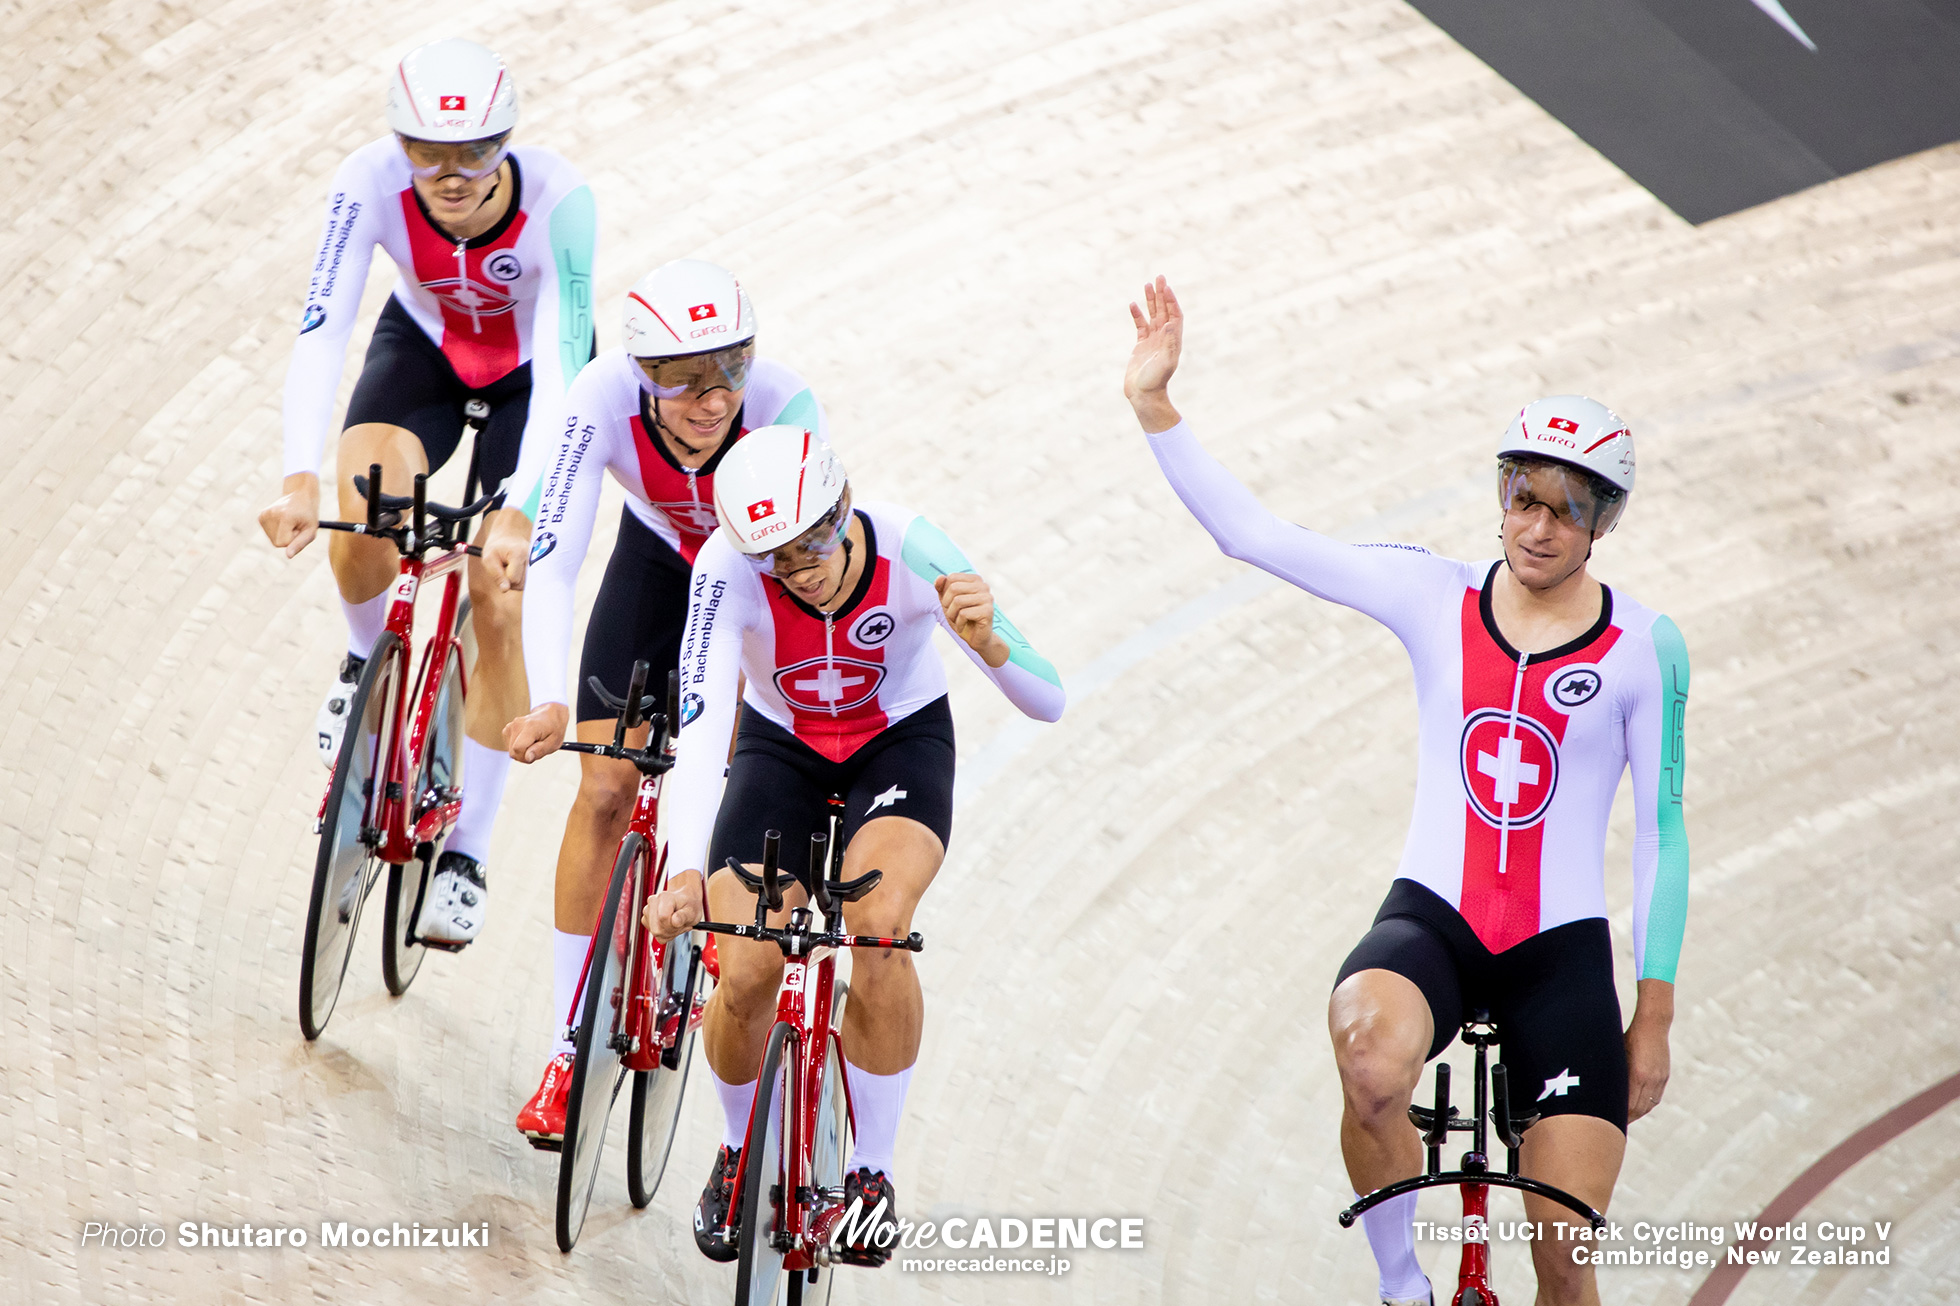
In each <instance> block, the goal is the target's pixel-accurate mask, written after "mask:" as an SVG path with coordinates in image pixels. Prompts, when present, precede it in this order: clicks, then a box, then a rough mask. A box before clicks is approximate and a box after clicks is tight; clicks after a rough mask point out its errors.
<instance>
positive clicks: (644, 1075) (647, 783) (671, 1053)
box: [532, 661, 707, 1252]
mask: <svg viewBox="0 0 1960 1306" xmlns="http://www.w3.org/2000/svg"><path fill="white" fill-rule="evenodd" d="M646 679H647V663H646V662H644V661H640V662H635V663H634V664H633V676H632V682H631V684H630V685H629V686H628V688H627V691H626V697H625V698H623V699H622V698H617V697H615V696H614V695H613V694H612V693H611V692H609V691H608V690H607V689H606V687H605V686H604V685H602V684H601V683H599V680H598V678H597V677H596V676H595V677H592V678H590V679H589V680H588V681H587V683H588V684H589V685H591V687H592V690H593V692H594V693H596V694H597V695H598V696H599V699H600V701H601V702H603V703H605V704H606V706H608V707H610V708H613V709H614V710H616V711H617V712H618V713H619V722H618V724H617V725H616V726H615V727H614V729H613V741H612V743H610V744H583V743H577V742H572V743H567V744H565V745H564V747H565V749H566V750H568V751H571V752H576V753H591V754H593V755H594V756H597V757H610V758H614V759H616V760H619V761H624V762H631V763H632V764H633V765H634V767H635V768H637V769H638V770H639V773H640V788H639V793H638V794H637V795H636V796H635V798H634V800H633V813H632V815H631V816H630V817H629V818H628V820H627V827H626V834H625V835H624V836H623V837H622V838H621V839H620V841H619V854H618V856H617V857H616V858H615V859H614V862H613V873H612V881H611V883H610V884H609V885H608V886H607V889H606V897H605V901H604V903H603V905H602V906H601V907H600V909H599V920H598V924H597V927H596V928H595V929H594V931H593V934H592V947H591V949H590V950H589V951H588V952H587V953H586V958H585V971H584V973H583V974H582V975H581V976H580V977H579V986H578V990H577V993H576V994H575V995H574V996H573V998H572V1009H571V1012H570V1013H569V1014H568V1015H567V1016H566V1024H567V1025H568V1026H570V1027H571V1030H572V1033H571V1039H572V1086H571V1095H570V1099H569V1101H568V1102H567V1103H566V1109H565V1137H564V1140H563V1142H561V1143H556V1144H553V1143H546V1142H543V1141H540V1140H537V1139H533V1140H532V1142H533V1144H534V1145H535V1146H538V1147H543V1148H546V1149H547V1150H550V1149H551V1148H553V1147H556V1149H557V1150H558V1152H559V1161H558V1202H557V1212H556V1217H555V1223H556V1227H557V1234H558V1249H559V1250H560V1251H564V1252H569V1251H571V1250H572V1247H573V1245H574V1244H576V1243H577V1242H578V1236H579V1232H580V1231H581V1230H582V1229H583V1228H584V1227H585V1213H586V1210H587V1208H588V1207H589V1206H590V1205H591V1204H592V1190H593V1187H594V1185H595V1184H596V1183H597V1181H598V1177H599V1154H600V1152H601V1151H602V1150H603V1149H604V1146H605V1138H606V1123H607V1121H608V1120H609V1119H610V1118H611V1115H612V1107H613V1102H614V1100H615V1099H616V1098H617V1097H618V1095H619V1090H620V1087H621V1085H622V1084H623V1083H624V1082H625V1079H626V1076H627V1074H628V1073H629V1072H630V1073H631V1074H632V1076H633V1088H632V1092H631V1099H630V1100H631V1109H630V1113H629V1116H628V1119H627V1127H626V1191H627V1195H628V1196H630V1197H631V1198H632V1200H633V1205H634V1206H636V1207H641V1208H644V1207H645V1206H646V1205H647V1203H648V1202H651V1201H652V1200H653V1194H654V1190H655V1189H657V1188H658V1187H659V1186H660V1179H661V1176H662V1175H663V1174H664V1173H665V1172H666V1169H667V1153H668V1151H669V1149H671V1148H672V1146H673V1142H674V1130H675V1128H676V1127H677V1126H678V1125H679V1123H680V1109H681V1095H682V1093H683V1092H684V1091H685V1090H686V1088H687V1068H688V1060H689V1053H690V1052H692V1050H693V1047H694V1035H695V1031H696V1030H697V1029H699V1028H700V1025H701V1008H702V1006H703V1005H704V1004H705V1003H706V1001H707V992H706V987H707V986H706V983H705V981H704V980H703V979H702V976H703V973H704V968H703V966H702V964H701V945H700V943H699V942H698V941H697V940H696V939H695V937H694V936H693V935H692V934H683V935H681V936H680V937H679V938H676V939H674V940H673V941H672V942H669V943H665V944H662V943H657V942H655V941H654V938H653V935H652V934H651V933H650V932H648V931H647V930H646V928H645V927H644V926H643V925H642V923H641V913H642V910H643V909H644V907H645V905H646V902H647V899H649V898H651V897H652V896H653V895H654V894H656V893H658V892H660V890H661V889H663V888H665V887H666V883H667V858H666V851H665V849H663V848H660V846H659V844H658V843H657V842H656V840H655V837H654V835H655V828H656V825H657V822H658V819H659V811H660V786H661V781H662V778H663V777H664V776H665V775H666V774H667V772H668V771H669V770H671V769H672V768H673V765H674V739H673V734H672V731H671V723H672V722H675V721H678V720H679V719H680V718H679V716H678V714H677V704H676V702H675V700H676V698H677V697H678V692H679V687H678V683H677V680H678V678H677V677H676V676H675V675H674V674H673V673H672V672H669V673H668V681H667V703H666V711H665V712H664V713H654V714H653V715H652V716H651V717H650V718H649V716H648V713H649V712H650V711H651V710H652V708H653V705H654V701H653V697H652V696H651V695H648V694H645V693H644V691H645V689H646ZM649 721H650V723H651V727H652V728H651V731H650V733H649V737H648V739H647V742H646V746H645V747H644V748H632V747H629V746H628V745H627V742H626V737H627V735H628V734H629V733H630V732H632V731H634V730H636V729H637V728H638V727H639V726H640V725H642V724H644V723H648V722H649Z"/></svg>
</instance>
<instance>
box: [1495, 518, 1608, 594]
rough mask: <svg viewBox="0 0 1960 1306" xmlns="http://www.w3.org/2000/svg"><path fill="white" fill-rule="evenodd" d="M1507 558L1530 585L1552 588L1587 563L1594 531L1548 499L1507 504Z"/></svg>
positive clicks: (1504, 526) (1515, 572)
mask: <svg viewBox="0 0 1960 1306" xmlns="http://www.w3.org/2000/svg"><path fill="white" fill-rule="evenodd" d="M1501 534H1502V535H1503V538H1504V558H1505V561H1507V562H1508V563H1509V564H1510V566H1511V574H1512V575H1514V576H1516V577H1517V578H1518V580H1519V582H1520V583H1521V584H1523V585H1524V587H1525V588H1526V589H1534V590H1536V589H1548V588H1550V587H1551V586H1554V585H1557V584H1558V583H1559V582H1561V581H1563V580H1565V579H1566V578H1567V577H1569V576H1571V575H1572V574H1573V573H1574V572H1576V571H1578V570H1579V568H1580V567H1581V566H1583V565H1584V564H1585V561H1586V555H1587V554H1588V553H1590V552H1591V551H1592V543H1593V533H1592V532H1591V531H1590V530H1588V529H1587V528H1586V527H1584V526H1581V525H1579V524H1578V523H1577V522H1575V521H1573V520H1572V519H1571V517H1570V516H1562V515H1560V514H1558V513H1556V512H1554V511H1552V509H1551V507H1550V506H1549V505H1547V504H1545V503H1534V504H1531V505H1530V506H1528V507H1512V508H1507V509H1506V510H1505V512H1504V524H1503V527H1502V530H1501Z"/></svg>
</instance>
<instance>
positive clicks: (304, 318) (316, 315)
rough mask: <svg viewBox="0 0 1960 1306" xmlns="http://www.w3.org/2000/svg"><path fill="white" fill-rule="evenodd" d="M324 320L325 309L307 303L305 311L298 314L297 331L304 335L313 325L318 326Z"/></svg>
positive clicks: (325, 315)
mask: <svg viewBox="0 0 1960 1306" xmlns="http://www.w3.org/2000/svg"><path fill="white" fill-rule="evenodd" d="M326 320H327V310H326V309H324V308H322V307H320V306H319V305H318V304H308V305H307V306H306V311H305V312H304V313H301V314H300V315H299V333H300V334H301V335H305V334H306V333H307V332H308V331H311V330H312V329H313V328H314V327H317V326H319V325H320V324H321V323H323V322H325V321H326Z"/></svg>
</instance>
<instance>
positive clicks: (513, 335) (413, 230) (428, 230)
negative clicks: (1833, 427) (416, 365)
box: [401, 187, 527, 390]
mask: <svg viewBox="0 0 1960 1306" xmlns="http://www.w3.org/2000/svg"><path fill="white" fill-rule="evenodd" d="M401 204H402V225H403V226H404V227H405V228H406V229H407V231H408V248H409V253H410V256H411V257H412V259H413V261H414V263H415V279H416V280H417V281H418V282H420V283H421V284H422V286H423V287H424V288H425V289H427V290H428V291H429V293H430V294H432V295H434V296H435V297H436V300H437V302H438V303H439V304H440V305H441V311H442V339H441V340H440V341H438V342H437V344H438V345H439V346H440V347H441V349H442V353H443V357H445V358H447V359H448V360H449V365H450V366H451V367H452V368H454V369H455V370H456V379H457V380H459V381H461V382H462V383H463V384H464V385H466V386H469V387H470V388H471V389H473V390H474V389H479V388H481V387H483V386H486V385H489V384H490V383H491V382H492V381H495V380H497V379H499V378H500V377H504V376H508V375H509V374H510V373H512V372H514V371H516V370H517V366H518V364H519V363H520V362H521V361H522V357H521V350H520V347H519V340H518V334H517V315H518V313H520V312H522V311H524V307H525V306H524V305H523V304H522V303H521V302H518V303H507V301H510V300H511V299H512V298H513V296H512V293H511V290H509V289H507V288H506V287H504V286H503V285H502V284H501V283H499V282H498V281H496V280H495V279H494V278H492V277H491V276H490V275H489V274H488V273H487V272H486V271H484V266H483V264H484V260H485V259H488V258H491V257H493V256H495V255H496V254H498V253H500V252H502V251H504V250H508V249H510V248H512V247H513V246H515V245H516V244H517V241H518V237H520V236H521V235H523V233H524V224H525V221H526V216H527V215H525V214H524V213H523V212H521V211H520V212H519V213H518V214H517V216H516V217H514V218H513V219H512V220H511V224H510V226H508V227H506V228H505V229H504V233H503V234H502V235H501V236H499V237H498V238H497V240H496V243H494V244H491V245H485V246H483V247H481V248H475V249H470V250H468V251H466V252H465V254H464V258H463V265H464V267H466V268H467V269H468V271H469V279H470V287H471V290H472V291H473V292H474V293H476V294H479V295H481V296H483V297H484V298H485V299H486V301H488V303H487V304H486V307H485V308H484V309H481V310H479V312H478V313H477V316H476V318H475V320H472V319H471V317H470V314H469V312H468V310H467V309H465V308H462V307H459V306H458V303H457V297H458V295H459V293H460V291H461V289H462V288H461V287H460V286H458V284H457V277H456V243H455V242H454V241H452V240H449V239H448V238H447V237H445V236H444V235H443V234H442V233H441V232H439V231H437V230H436V229H435V227H434V226H433V225H431V224H430V222H429V220H428V219H427V218H426V217H424V216H423V215H422V210H421V206H419V205H418V204H417V203H416V202H415V191H414V188H413V187H410V188H409V189H407V190H404V191H403V192H402V193H401ZM493 297H494V298H493ZM499 306H501V307H499ZM493 309H494V310H495V311H491V310H493Z"/></svg>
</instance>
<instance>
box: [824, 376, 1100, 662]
mask: <svg viewBox="0 0 1960 1306" xmlns="http://www.w3.org/2000/svg"><path fill="white" fill-rule="evenodd" d="M805 393H806V394H807V393H808V392H807V391H806V392H805ZM899 556H900V557H901V558H902V559H903V560H904V562H905V565H906V566H907V567H910V568H911V569H912V572H913V574H914V575H916V576H920V577H922V578H924V580H925V582H926V583H927V584H928V585H930V584H931V583H932V582H933V581H935V580H937V579H938V578H939V577H941V576H951V575H954V574H955V573H958V572H971V571H972V570H973V564H972V563H970V562H968V561H967V560H966V555H965V554H964V553H961V552H960V546H959V545H957V544H955V543H953V541H952V539H951V538H950V537H948V536H947V534H946V532H945V531H942V530H940V529H939V528H938V527H937V526H934V525H933V524H932V523H931V522H929V521H927V520H926V519H925V518H924V517H914V518H913V519H912V524H911V525H910V526H908V527H906V530H905V543H904V545H903V546H902V547H901V548H900V550H899ZM994 631H995V632H996V633H997V634H998V635H999V636H1000V637H1001V638H1002V639H1004V640H1006V641H1007V649H1008V653H1007V660H1008V661H1009V662H1012V663H1013V664H1014V665H1015V666H1017V667H1019V668H1021V670H1023V671H1025V672H1027V673H1028V674H1029V675H1032V676H1037V677H1039V678H1040V679H1042V680H1045V681H1047V682H1048V683H1049V684H1051V685H1054V686H1055V687H1056V688H1060V687H1061V683H1062V678H1061V676H1060V675H1058V674H1057V673H1056V671H1055V664H1054V663H1052V662H1050V661H1049V660H1048V659H1047V658H1045V657H1043V656H1041V654H1039V653H1037V652H1035V650H1034V645H1032V644H1030V643H1028V641H1027V637H1026V636H1024V635H1022V634H1021V632H1020V631H1019V630H1018V629H1017V628H1016V627H1015V625H1014V623H1013V622H1011V621H1009V620H1008V619H1007V614H1006V613H1005V612H1002V611H1001V610H1000V605H999V604H998V603H996V604H995V605H994Z"/></svg>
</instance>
